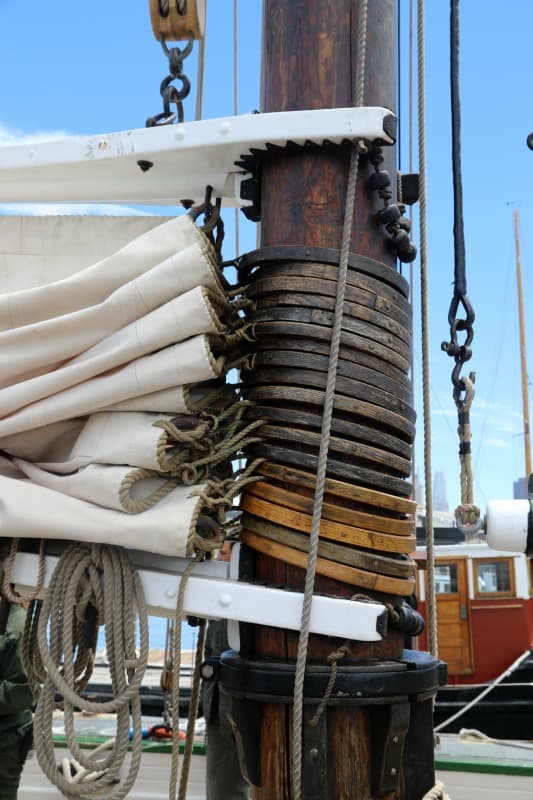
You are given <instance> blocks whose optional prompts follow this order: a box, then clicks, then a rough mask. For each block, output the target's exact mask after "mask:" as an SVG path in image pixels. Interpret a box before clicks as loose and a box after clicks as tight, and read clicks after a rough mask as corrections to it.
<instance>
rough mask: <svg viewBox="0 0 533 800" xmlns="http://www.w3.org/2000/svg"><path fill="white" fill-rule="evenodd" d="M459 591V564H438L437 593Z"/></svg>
mask: <svg viewBox="0 0 533 800" xmlns="http://www.w3.org/2000/svg"><path fill="white" fill-rule="evenodd" d="M455 592H457V564H437V566H436V567H435V593H436V594H454V593H455Z"/></svg>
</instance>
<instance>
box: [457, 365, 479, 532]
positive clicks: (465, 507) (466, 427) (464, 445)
mask: <svg viewBox="0 0 533 800" xmlns="http://www.w3.org/2000/svg"><path fill="white" fill-rule="evenodd" d="M462 380H463V383H464V386H465V397H464V400H463V401H462V403H461V412H460V414H459V426H458V428H457V434H458V436H459V463H460V466H461V504H460V505H459V506H457V508H456V511H455V513H456V515H457V514H459V515H460V517H461V522H462V524H463V525H464V526H468V525H471V526H476V524H477V523H478V521H479V518H480V513H481V512H480V510H479V507H478V506H476V505H475V503H474V475H473V471H472V452H471V447H470V442H471V440H472V428H471V425H470V409H471V407H472V402H473V400H474V396H475V391H474V381H473V380H472V379H471V378H469V377H466V375H465V376H464V377H463V379H462Z"/></svg>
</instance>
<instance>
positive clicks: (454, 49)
mask: <svg viewBox="0 0 533 800" xmlns="http://www.w3.org/2000/svg"><path fill="white" fill-rule="evenodd" d="M450 46H451V59H450V85H451V100H452V166H453V211H454V221H453V236H454V243H455V252H454V257H455V275H454V290H455V294H456V295H461V296H464V295H466V263H465V262H466V255H465V234H464V222H463V183H462V179H461V96H460V92H459V0H452V3H451V13H450Z"/></svg>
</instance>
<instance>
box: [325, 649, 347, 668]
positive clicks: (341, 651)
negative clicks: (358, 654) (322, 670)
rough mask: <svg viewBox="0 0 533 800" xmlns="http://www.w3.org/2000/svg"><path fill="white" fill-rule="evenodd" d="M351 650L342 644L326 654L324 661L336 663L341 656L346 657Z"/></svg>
mask: <svg viewBox="0 0 533 800" xmlns="http://www.w3.org/2000/svg"><path fill="white" fill-rule="evenodd" d="M351 652H352V651H351V650H350V648H349V647H348V645H345V644H343V645H341V647H339V648H337V650H334V651H333V652H332V653H330V654H329V656H327V658H326V661H327V662H328V664H337V663H338V662H339V661H341V660H342V659H343V658H348V656H349V655H350V654H351Z"/></svg>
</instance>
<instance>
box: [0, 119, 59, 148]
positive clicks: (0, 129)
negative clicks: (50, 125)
mask: <svg viewBox="0 0 533 800" xmlns="http://www.w3.org/2000/svg"><path fill="white" fill-rule="evenodd" d="M69 135H70V134H68V133H67V132H66V131H36V132H34V133H24V132H23V131H19V130H17V129H16V128H8V127H6V126H5V125H2V123H0V143H1V144H2V145H6V144H32V143H35V142H50V141H56V140H57V139H66V138H68V136H69Z"/></svg>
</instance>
